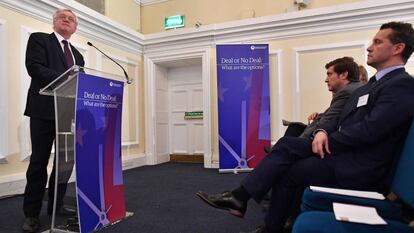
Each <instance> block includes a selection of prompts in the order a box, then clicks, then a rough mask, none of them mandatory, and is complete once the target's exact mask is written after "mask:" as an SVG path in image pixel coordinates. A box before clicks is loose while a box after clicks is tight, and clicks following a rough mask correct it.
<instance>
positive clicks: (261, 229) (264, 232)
mask: <svg viewBox="0 0 414 233" xmlns="http://www.w3.org/2000/svg"><path fill="white" fill-rule="evenodd" d="M240 233H269V231H267V229H266V226H259V227H257V228H256V229H254V230H251V231H241V232H240Z"/></svg>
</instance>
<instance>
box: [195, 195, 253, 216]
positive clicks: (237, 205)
mask: <svg viewBox="0 0 414 233" xmlns="http://www.w3.org/2000/svg"><path fill="white" fill-rule="evenodd" d="M196 195H197V196H198V197H199V198H201V200H203V201H205V202H206V203H207V204H209V205H211V206H213V207H214V208H218V209H222V210H226V211H228V212H229V213H230V214H232V215H234V216H237V217H239V218H243V217H244V214H245V213H246V209H247V203H246V202H243V201H240V200H238V199H236V197H234V196H233V194H232V193H231V192H229V191H226V192H222V193H218V194H211V195H207V194H205V193H203V192H197V193H196Z"/></svg>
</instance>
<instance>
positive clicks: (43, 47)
mask: <svg viewBox="0 0 414 233" xmlns="http://www.w3.org/2000/svg"><path fill="white" fill-rule="evenodd" d="M71 50H72V54H73V56H74V57H75V64H76V65H79V66H84V64H85V62H84V60H83V57H82V55H81V54H80V53H79V51H78V50H77V49H76V48H75V47H73V46H72V47H71ZM26 68H27V71H28V73H29V75H30V77H31V78H32V80H31V83H30V88H29V91H28V94H27V103H26V110H25V112H24V114H25V115H26V116H29V117H30V137H31V140H32V154H31V157H30V164H29V167H28V169H27V172H26V179H27V184H26V188H25V193H24V200H23V211H24V213H25V216H26V217H35V216H38V215H39V213H40V210H41V207H42V199H43V194H44V190H45V187H46V182H47V170H46V168H47V164H48V161H49V157H50V153H51V149H52V145H53V141H54V140H55V121H54V119H55V108H54V99H53V97H52V96H44V95H40V94H39V90H40V89H41V88H43V87H45V86H46V85H48V84H49V83H50V82H52V81H53V80H55V79H56V78H57V77H59V76H60V75H61V74H62V73H64V72H65V71H66V70H67V69H68V68H70V67H68V66H67V65H66V60H65V57H64V54H63V50H62V47H61V46H60V43H59V41H58V40H57V38H56V36H55V34H54V33H51V34H46V33H33V34H31V35H30V38H29V41H28V43H27V50H26ZM65 101H73V99H68V100H65ZM70 111H71V109H70ZM66 115H67V116H69V117H71V116H72V115H73V112H72V111H71V113H70V114H66ZM59 127H61V125H59ZM62 164H66V163H62V162H61V163H59V165H60V166H61V165H62ZM67 166H68V167H69V168H70V169H68V171H67V172H66V173H65V174H64V176H63V177H62V176H59V177H60V178H59V181H60V183H59V185H58V187H57V189H58V192H57V201H58V205H59V206H61V205H63V196H64V195H65V192H66V181H67V180H68V179H69V176H70V173H71V172H72V170H71V168H72V164H71V163H69V162H68V163H67ZM55 167H56V166H55V163H54V164H53V169H52V173H51V175H50V179H49V205H48V211H49V212H51V210H52V205H51V200H53V196H54V192H53V190H54V183H55V182H54V180H55V179H54V178H55V175H54V174H55Z"/></svg>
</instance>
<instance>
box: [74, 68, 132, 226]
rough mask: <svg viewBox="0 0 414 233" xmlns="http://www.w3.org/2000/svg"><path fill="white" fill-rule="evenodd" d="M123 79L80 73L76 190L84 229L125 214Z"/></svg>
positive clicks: (122, 216)
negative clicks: (122, 132) (122, 129)
mask: <svg viewBox="0 0 414 233" xmlns="http://www.w3.org/2000/svg"><path fill="white" fill-rule="evenodd" d="M123 86H124V84H123V83H122V82H118V81H114V80H109V79H105V78H101V77H96V76H92V75H88V74H84V73H81V74H79V79H78V91H77V95H78V96H77V102H76V126H75V127H76V133H75V137H76V149H75V153H76V192H77V201H78V212H79V213H78V214H79V222H80V231H81V232H82V233H84V232H91V231H95V230H98V229H100V228H102V227H104V226H107V225H109V224H110V223H113V222H115V221H118V220H120V219H122V218H124V217H125V213H126V211H125V199H124V184H123V178H122V160H121V118H122V97H123Z"/></svg>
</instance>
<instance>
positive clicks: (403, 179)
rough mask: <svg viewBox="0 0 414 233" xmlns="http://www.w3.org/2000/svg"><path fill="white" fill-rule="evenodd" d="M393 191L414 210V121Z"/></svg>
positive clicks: (402, 153) (395, 176) (399, 163)
mask: <svg viewBox="0 0 414 233" xmlns="http://www.w3.org/2000/svg"><path fill="white" fill-rule="evenodd" d="M391 189H392V191H393V192H394V193H395V194H396V195H397V196H398V197H399V198H400V199H401V200H402V201H403V202H404V203H406V204H408V205H410V206H411V207H412V208H414V119H413V121H412V122H411V127H410V130H409V131H408V134H407V137H406V139H405V144H404V147H403V149H402V152H401V155H400V158H399V161H398V165H397V168H396V171H395V175H394V177H393V182H392V187H391Z"/></svg>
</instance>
